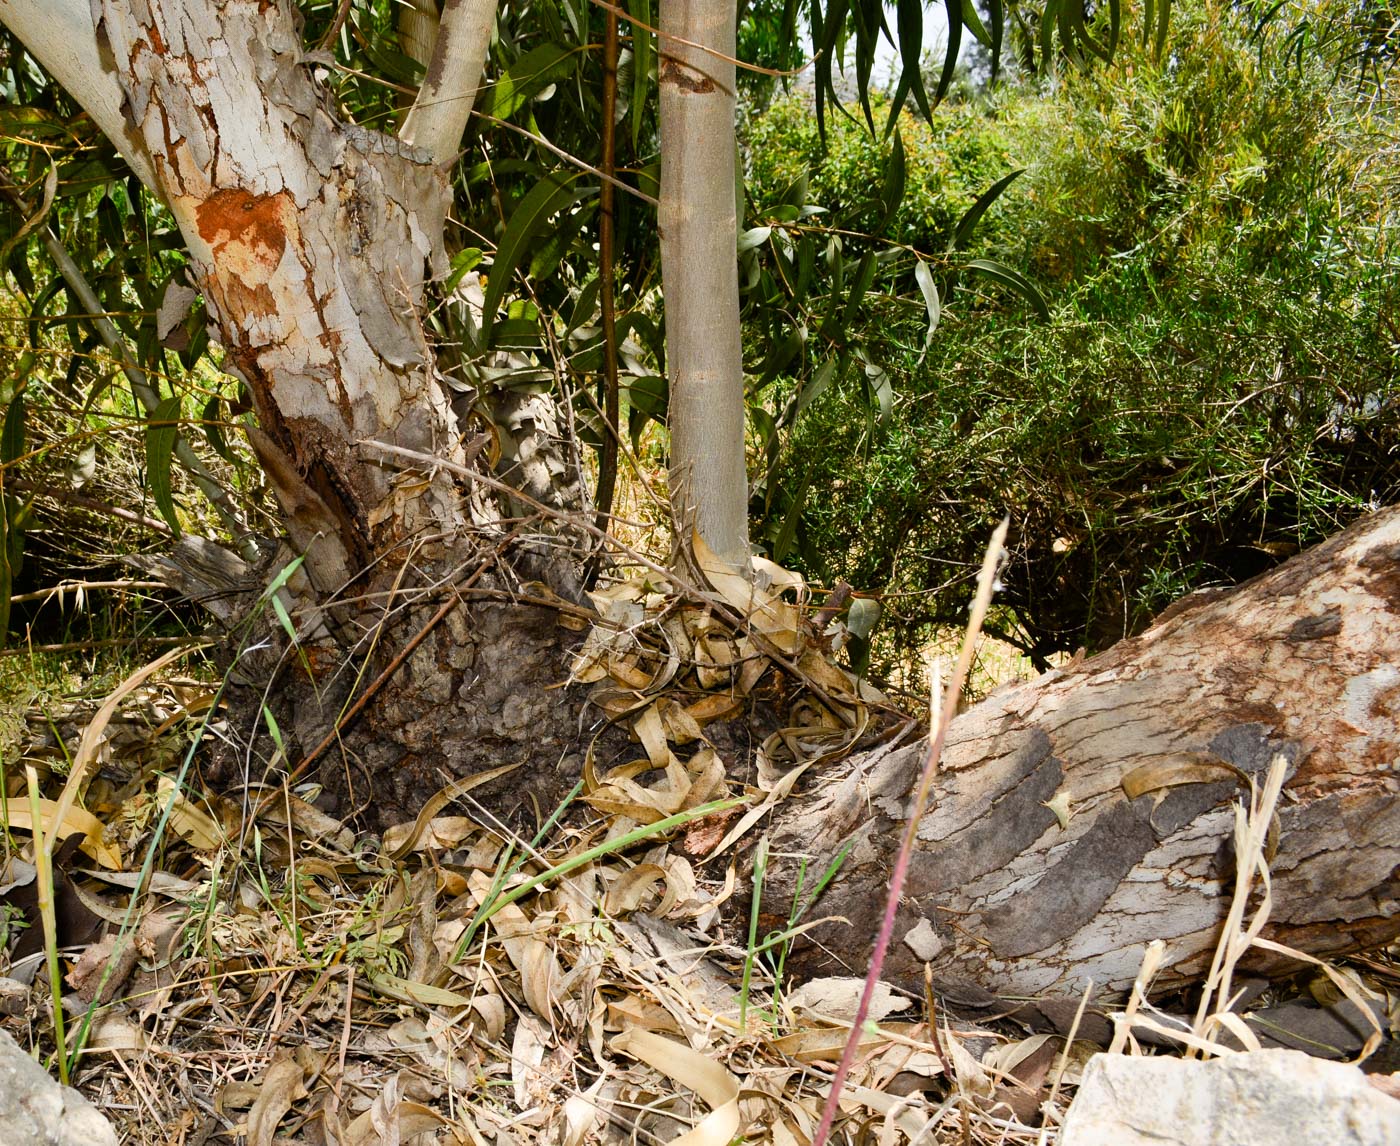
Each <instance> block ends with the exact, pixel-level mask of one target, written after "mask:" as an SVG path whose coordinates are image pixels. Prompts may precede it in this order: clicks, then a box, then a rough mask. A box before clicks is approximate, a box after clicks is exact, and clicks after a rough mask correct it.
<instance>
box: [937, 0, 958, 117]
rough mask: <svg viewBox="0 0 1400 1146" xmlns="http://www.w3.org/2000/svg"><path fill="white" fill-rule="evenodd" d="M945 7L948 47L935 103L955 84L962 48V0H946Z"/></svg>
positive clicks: (940, 101)
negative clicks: (954, 78) (954, 79)
mask: <svg viewBox="0 0 1400 1146" xmlns="http://www.w3.org/2000/svg"><path fill="white" fill-rule="evenodd" d="M944 7H945V8H946V9H947V13H948V47H947V49H946V51H945V54H944V56H943V74H942V75H940V76H939V77H938V91H936V92H935V93H934V96H933V102H934V103H942V102H943V97H944V96H946V95H947V94H948V89H949V88H950V87H952V86H953V76H954V75H955V74H956V73H957V70H958V53H959V52H960V51H961V50H962V27H963V24H962V0H944Z"/></svg>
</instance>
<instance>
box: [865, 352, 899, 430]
mask: <svg viewBox="0 0 1400 1146" xmlns="http://www.w3.org/2000/svg"><path fill="white" fill-rule="evenodd" d="M863 369H864V371H865V381H866V385H867V386H868V387H869V388H870V391H871V392H872V393H873V394H874V396H875V408H876V409H877V410H878V411H879V415H878V417H879V421H878V425H879V426H880V428H881V429H884V427H886V426H888V425H889V423H890V416H891V415H892V414H893V413H894V386H893V385H892V384H891V382H890V374H889V371H888V370H886V369H885V368H884V367H883V366H881V365H880V364H879V363H877V362H870V361H866V362H865V363H864V364H863Z"/></svg>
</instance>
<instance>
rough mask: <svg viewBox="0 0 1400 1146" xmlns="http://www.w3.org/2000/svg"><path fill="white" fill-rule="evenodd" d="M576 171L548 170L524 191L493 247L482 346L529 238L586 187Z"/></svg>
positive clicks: (487, 340)
mask: <svg viewBox="0 0 1400 1146" xmlns="http://www.w3.org/2000/svg"><path fill="white" fill-rule="evenodd" d="M577 180H578V176H577V175H564V174H562V173H551V174H549V175H546V176H545V177H544V178H543V179H541V180H540V181H539V182H538V183H536V184H535V185H534V186H533V187H531V188H530V190H529V191H527V192H526V193H525V197H524V198H523V199H521V200H520V203H519V205H518V206H517V207H516V208H515V211H514V212H513V213H512V214H511V217H510V221H509V222H508V223H507V224H506V229H505V233H504V234H503V235H502V236H501V241H500V243H499V245H498V246H497V247H496V258H495V261H494V262H493V263H492V264H491V277H490V278H489V279H487V281H486V291H485V298H484V299H483V301H482V305H481V347H482V349H486V348H488V347H489V346H490V345H491V327H492V325H493V324H494V323H495V321H496V310H497V309H498V308H499V307H500V305H501V300H502V299H503V298H504V297H505V293H506V288H507V287H508V286H509V285H510V281H511V277H512V275H513V274H514V273H515V268H516V266H517V265H518V264H519V262H520V260H521V259H522V258H523V257H524V255H525V252H526V251H527V250H528V249H529V247H530V245H531V241H532V240H533V239H534V238H535V236H536V235H537V234H538V233H539V232H540V230H541V229H542V228H543V227H544V225H545V224H546V223H547V222H548V221H549V219H550V218H551V217H552V216H553V215H554V214H555V212H557V211H562V210H563V209H564V208H566V207H570V206H572V205H573V204H574V203H575V202H576V201H577V200H578V199H580V198H581V197H582V196H583V195H584V194H585V193H586V191H587V190H588V189H587V188H585V187H580V186H578V185H577Z"/></svg>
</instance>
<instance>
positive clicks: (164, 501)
mask: <svg viewBox="0 0 1400 1146" xmlns="http://www.w3.org/2000/svg"><path fill="white" fill-rule="evenodd" d="M179 421H180V398H179V395H176V396H174V397H171V398H166V399H165V400H164V401H163V402H161V404H160V405H159V406H157V407H156V408H155V410H154V412H153V413H152V414H151V420H150V422H148V423H147V425H146V480H147V482H149V483H150V487H151V499H152V500H153V501H154V502H155V503H156V509H158V510H159V511H160V515H161V517H163V518H165V522H166V524H167V525H169V526H170V529H171V531H172V532H173V533H174V534H175V536H176V537H179V536H180V519H179V517H178V516H176V513H175V498H174V495H173V494H172V493H171V488H170V459H171V455H172V454H174V452H175V441H176V439H177V438H178V437H179V435H180V425H179Z"/></svg>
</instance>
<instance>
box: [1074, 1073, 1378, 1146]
mask: <svg viewBox="0 0 1400 1146" xmlns="http://www.w3.org/2000/svg"><path fill="white" fill-rule="evenodd" d="M1324 1142H1325V1143H1327V1144H1328V1146H1394V1144H1395V1143H1397V1142H1400V1101H1397V1100H1396V1099H1394V1098H1388V1097H1387V1096H1386V1095H1384V1094H1382V1093H1381V1092H1380V1091H1379V1090H1377V1089H1376V1088H1375V1087H1373V1086H1371V1085H1370V1084H1369V1083H1368V1082H1367V1081H1366V1076H1365V1075H1364V1074H1363V1073H1362V1072H1361V1070H1360V1069H1359V1068H1357V1067H1354V1066H1348V1065H1346V1064H1344V1063H1337V1062H1325V1061H1323V1060H1322V1059H1316V1058H1312V1057H1310V1056H1309V1055H1305V1054H1303V1053H1302V1052H1300V1051H1292V1050H1264V1051H1256V1052H1254V1053H1250V1054H1236V1055H1227V1056H1226V1057H1224V1058H1219V1059H1215V1060H1214V1061H1211V1062H1197V1061H1186V1060H1183V1059H1177V1058H1167V1057H1155V1058H1148V1057H1129V1056H1127V1055H1108V1054H1100V1055H1095V1056H1094V1057H1093V1058H1092V1059H1090V1060H1089V1065H1088V1067H1087V1068H1086V1069H1085V1071H1084V1078H1083V1081H1082V1082H1081V1083H1080V1087H1079V1093H1078V1094H1077V1095H1075V1098H1074V1101H1073V1103H1071V1105H1070V1108H1069V1113H1068V1114H1067V1115H1066V1117H1065V1121H1064V1125H1063V1126H1062V1127H1061V1130H1060V1146H1149V1144H1150V1146H1280V1143H1288V1144H1298V1146H1301V1144H1302V1143H1319V1144H1320V1143H1324Z"/></svg>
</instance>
